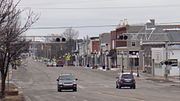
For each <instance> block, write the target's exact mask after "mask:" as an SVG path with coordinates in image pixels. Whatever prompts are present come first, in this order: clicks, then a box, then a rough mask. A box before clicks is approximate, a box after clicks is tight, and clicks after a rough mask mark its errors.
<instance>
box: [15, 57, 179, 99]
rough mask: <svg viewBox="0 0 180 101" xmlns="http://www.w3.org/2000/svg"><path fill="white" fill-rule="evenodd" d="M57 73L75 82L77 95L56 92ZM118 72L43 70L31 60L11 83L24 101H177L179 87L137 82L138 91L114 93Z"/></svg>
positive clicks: (142, 81)
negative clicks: (71, 75) (64, 74)
mask: <svg viewBox="0 0 180 101" xmlns="http://www.w3.org/2000/svg"><path fill="white" fill-rule="evenodd" d="M60 73H73V74H74V75H75V76H76V77H77V78H78V81H77V83H78V91H77V92H72V91H69V90H67V91H64V92H57V82H56V79H57V77H58V76H59V74H60ZM117 75H118V71H101V70H93V69H89V68H83V67H63V68H61V67H46V65H45V64H43V63H40V62H36V61H34V60H32V59H31V58H28V59H26V60H25V61H24V62H23V65H22V67H20V68H19V69H18V70H17V71H14V72H13V81H14V82H15V83H16V84H17V85H18V86H19V87H20V89H21V92H22V93H24V95H25V98H26V101H180V96H179V95H180V87H176V86H172V85H173V84H170V83H160V82H153V81H148V80H144V79H143V77H140V78H136V82H137V89H129V88H123V89H116V88H115V80H116V79H115V77H116V76H117Z"/></svg>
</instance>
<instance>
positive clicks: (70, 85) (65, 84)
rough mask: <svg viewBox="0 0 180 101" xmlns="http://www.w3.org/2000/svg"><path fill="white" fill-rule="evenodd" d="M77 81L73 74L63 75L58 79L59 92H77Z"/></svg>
mask: <svg viewBox="0 0 180 101" xmlns="http://www.w3.org/2000/svg"><path fill="white" fill-rule="evenodd" d="M76 81H77V79H75V78H74V75H72V74H61V75H60V76H59V77H58V79H57V90H58V92H61V91H62V89H72V90H73V91H75V92H76V91H77V83H76Z"/></svg>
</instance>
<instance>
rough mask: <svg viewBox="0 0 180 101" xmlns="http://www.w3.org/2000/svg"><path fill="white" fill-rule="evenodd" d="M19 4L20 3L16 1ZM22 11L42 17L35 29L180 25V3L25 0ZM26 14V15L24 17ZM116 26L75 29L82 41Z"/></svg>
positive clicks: (159, 0) (51, 31) (35, 32)
mask: <svg viewBox="0 0 180 101" xmlns="http://www.w3.org/2000/svg"><path fill="white" fill-rule="evenodd" d="M16 1H17V0H16ZM18 7H19V8H20V9H24V8H31V9H32V10H33V11H34V12H35V13H37V14H39V15H40V19H39V21H38V22H37V23H36V24H34V25H33V27H71V26H97V25H117V24H119V23H120V21H121V20H123V19H127V20H128V23H129V24H142V23H146V22H147V21H148V19H155V20H156V23H171V22H180V13H179V9H180V1H179V0H21V3H20V4H19V6H18ZM23 17H24V15H23V16H22V18H23ZM115 28H116V27H115V26H113V27H101V28H100V27H93V28H74V29H75V30H78V31H79V38H83V37H85V36H87V35H88V36H98V35H99V34H101V33H104V32H110V31H111V30H113V29H115ZM64 30H65V29H63V28H62V29H31V30H29V31H28V32H26V35H50V34H61V33H63V31H64Z"/></svg>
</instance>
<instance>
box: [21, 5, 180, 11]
mask: <svg viewBox="0 0 180 101" xmlns="http://www.w3.org/2000/svg"><path fill="white" fill-rule="evenodd" d="M19 7H20V8H25V9H26V8H31V9H47V10H54V9H57V10H87V9H135V8H164V7H166V8H167V7H180V5H178V4H177V5H151V6H126V7H61V8H59V7H52V8H45V7H44V8H39V7H34V8H33V7H26V6H19Z"/></svg>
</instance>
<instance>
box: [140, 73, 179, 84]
mask: <svg viewBox="0 0 180 101" xmlns="http://www.w3.org/2000/svg"><path fill="white" fill-rule="evenodd" d="M140 76H142V77H141V78H143V79H145V80H152V81H158V82H169V83H180V79H179V77H178V76H169V77H168V80H165V78H164V77H163V76H152V75H151V74H147V73H140Z"/></svg>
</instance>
